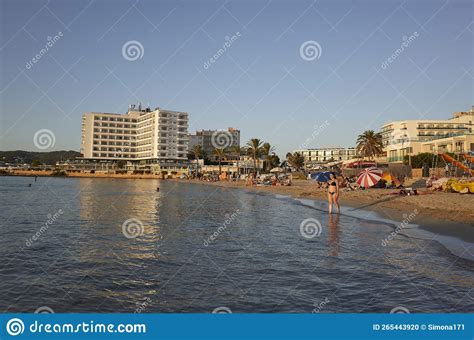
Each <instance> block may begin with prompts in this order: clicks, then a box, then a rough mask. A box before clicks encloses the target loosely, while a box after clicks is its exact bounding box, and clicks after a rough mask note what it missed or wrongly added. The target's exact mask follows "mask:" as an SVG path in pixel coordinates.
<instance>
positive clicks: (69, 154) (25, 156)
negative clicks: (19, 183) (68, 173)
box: [0, 150, 81, 165]
mask: <svg viewBox="0 0 474 340" xmlns="http://www.w3.org/2000/svg"><path fill="white" fill-rule="evenodd" d="M80 156H81V154H80V153H79V152H77V151H72V150H70V151H50V152H32V151H22V150H15V151H0V161H1V162H6V163H28V164H30V163H31V162H33V161H39V162H41V163H42V164H48V165H54V164H56V162H58V161H66V160H73V159H75V158H76V157H80Z"/></svg>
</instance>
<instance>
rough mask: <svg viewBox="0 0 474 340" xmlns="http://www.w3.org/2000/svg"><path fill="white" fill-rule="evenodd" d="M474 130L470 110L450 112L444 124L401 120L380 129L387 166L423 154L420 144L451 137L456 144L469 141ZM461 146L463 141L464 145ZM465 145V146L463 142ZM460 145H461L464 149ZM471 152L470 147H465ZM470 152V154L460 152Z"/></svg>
mask: <svg viewBox="0 0 474 340" xmlns="http://www.w3.org/2000/svg"><path fill="white" fill-rule="evenodd" d="M473 129H474V106H473V107H472V108H471V110H470V111H467V112H454V114H453V117H452V118H451V119H445V120H403V121H395V122H390V123H386V124H385V125H383V126H382V129H381V133H382V143H383V145H384V151H385V152H386V153H387V160H388V161H389V162H402V161H403V158H404V156H405V155H416V154H418V153H420V152H424V151H426V150H427V148H426V147H423V144H430V143H428V142H431V141H434V140H440V139H446V138H451V137H457V140H458V142H460V141H464V140H465V139H468V138H470V137H469V136H470V135H472V134H473ZM464 142H465V141H464ZM466 143H467V142H466ZM466 143H463V145H467V144H466ZM466 148H468V149H469V148H471V146H466ZM463 151H472V150H463Z"/></svg>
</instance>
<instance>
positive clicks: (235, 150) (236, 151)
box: [229, 145, 245, 176]
mask: <svg viewBox="0 0 474 340" xmlns="http://www.w3.org/2000/svg"><path fill="white" fill-rule="evenodd" d="M229 151H230V153H231V154H232V155H234V156H235V158H236V160H237V175H238V176H240V167H239V164H240V155H241V154H242V153H243V152H245V148H241V147H240V146H239V145H234V146H232V147H231V148H230V149H229Z"/></svg>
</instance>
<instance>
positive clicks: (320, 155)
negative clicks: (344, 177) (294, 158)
mask: <svg viewBox="0 0 474 340" xmlns="http://www.w3.org/2000/svg"><path fill="white" fill-rule="evenodd" d="M294 152H299V153H300V154H301V155H302V156H303V157H304V162H305V166H306V167H307V168H311V167H313V166H317V165H321V164H324V163H328V162H332V161H347V160H350V159H353V158H355V156H356V149H355V148H341V147H327V148H318V149H305V150H295V151H294Z"/></svg>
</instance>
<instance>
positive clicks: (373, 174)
mask: <svg viewBox="0 0 474 340" xmlns="http://www.w3.org/2000/svg"><path fill="white" fill-rule="evenodd" d="M382 174H383V171H382V170H380V169H379V168H376V167H370V168H366V169H364V170H362V171H361V172H360V173H359V176H358V177H357V184H359V185H360V186H361V187H365V188H369V187H371V186H374V185H375V184H376V183H377V182H378V181H380V179H381V178H382Z"/></svg>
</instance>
